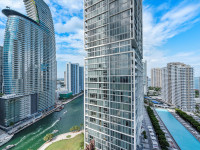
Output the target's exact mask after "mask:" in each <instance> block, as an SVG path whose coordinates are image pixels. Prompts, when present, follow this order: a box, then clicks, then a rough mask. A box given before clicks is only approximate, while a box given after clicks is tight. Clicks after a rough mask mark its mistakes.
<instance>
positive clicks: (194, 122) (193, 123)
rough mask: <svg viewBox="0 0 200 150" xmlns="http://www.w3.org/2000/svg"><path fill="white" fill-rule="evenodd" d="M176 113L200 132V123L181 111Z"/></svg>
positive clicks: (177, 110) (178, 110)
mask: <svg viewBox="0 0 200 150" xmlns="http://www.w3.org/2000/svg"><path fill="white" fill-rule="evenodd" d="M176 113H177V114H178V115H179V116H180V117H181V118H183V119H184V120H185V121H187V122H189V123H190V124H191V125H192V126H193V127H194V128H195V129H196V130H197V131H198V132H200V123H199V122H198V121H196V120H195V119H194V118H193V117H192V116H190V115H188V114H187V113H185V112H183V111H182V110H180V109H176Z"/></svg>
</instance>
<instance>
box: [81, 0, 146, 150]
mask: <svg viewBox="0 0 200 150" xmlns="http://www.w3.org/2000/svg"><path fill="white" fill-rule="evenodd" d="M84 39H85V50H86V51H87V57H86V58H85V106H84V109H85V110H84V113H85V114H84V116H85V117H84V119H85V144H89V143H90V141H91V140H92V139H94V140H95V147H96V149H102V150H122V149H123V150H124V149H126V150H133V149H135V150H136V149H137V148H138V146H139V144H140V135H141V125H142V120H143V96H144V92H143V90H144V89H143V64H142V59H143V47H142V43H143V40H142V0H84Z"/></svg>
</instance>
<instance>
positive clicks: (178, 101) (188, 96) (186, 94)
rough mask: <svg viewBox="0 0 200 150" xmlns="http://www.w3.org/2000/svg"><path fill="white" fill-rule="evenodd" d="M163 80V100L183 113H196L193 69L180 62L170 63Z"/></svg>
mask: <svg viewBox="0 0 200 150" xmlns="http://www.w3.org/2000/svg"><path fill="white" fill-rule="evenodd" d="M163 78H164V79H163V81H164V82H163V83H162V88H163V90H162V98H163V99H164V100H165V101H166V102H168V103H170V104H173V105H175V106H176V107H178V108H180V109H181V110H183V111H188V112H192V111H195V100H194V98H195V93H194V70H193V68H192V67H191V66H189V65H186V64H183V63H180V62H176V63H168V64H167V67H166V68H163ZM165 90H166V91H165Z"/></svg>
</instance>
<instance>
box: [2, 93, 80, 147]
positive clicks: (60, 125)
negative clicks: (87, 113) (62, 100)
mask: <svg viewBox="0 0 200 150" xmlns="http://www.w3.org/2000/svg"><path fill="white" fill-rule="evenodd" d="M83 98H84V96H80V97H78V98H77V99H75V100H74V101H72V102H70V103H68V104H66V105H65V108H64V109H63V110H62V111H60V112H54V113H52V114H51V115H49V116H47V117H45V118H44V119H42V120H40V121H38V122H37V123H35V124H33V125H32V126H30V127H28V128H26V129H24V130H23V131H21V132H20V133H18V134H16V135H15V136H14V137H13V138H12V139H11V140H10V141H9V142H8V143H7V144H6V145H4V146H2V147H0V149H3V148H5V147H6V146H7V145H11V144H17V146H16V147H14V148H12V150H28V149H31V150H37V149H38V148H39V147H40V146H42V144H43V143H44V141H43V137H44V136H45V135H46V134H48V133H51V132H53V130H59V131H58V132H57V133H56V134H55V135H58V134H62V133H66V132H69V129H70V128H71V127H72V126H75V125H80V124H81V123H83V121H84V118H83V117H84V110H83V108H84V107H83V101H84V100H83ZM60 117H61V120H59V118H60Z"/></svg>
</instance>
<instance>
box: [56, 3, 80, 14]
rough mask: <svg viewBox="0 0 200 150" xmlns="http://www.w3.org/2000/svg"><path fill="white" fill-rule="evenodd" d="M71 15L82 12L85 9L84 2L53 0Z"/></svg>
mask: <svg viewBox="0 0 200 150" xmlns="http://www.w3.org/2000/svg"><path fill="white" fill-rule="evenodd" d="M53 1H54V2H56V3H57V4H59V5H60V6H62V7H63V8H65V9H67V10H68V11H69V13H74V12H80V11H81V10H82V9H83V0H53Z"/></svg>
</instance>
